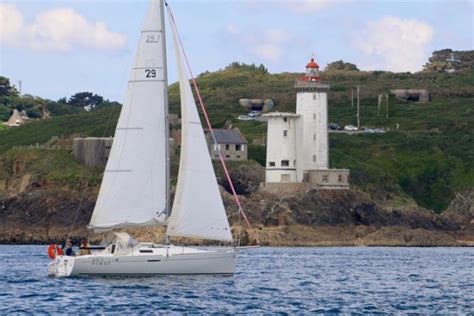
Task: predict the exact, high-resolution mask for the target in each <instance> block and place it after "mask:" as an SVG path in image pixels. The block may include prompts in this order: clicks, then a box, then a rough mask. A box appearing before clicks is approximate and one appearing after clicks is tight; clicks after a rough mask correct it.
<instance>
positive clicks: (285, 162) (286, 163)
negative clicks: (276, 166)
mask: <svg viewBox="0 0 474 316" xmlns="http://www.w3.org/2000/svg"><path fill="white" fill-rule="evenodd" d="M281 166H282V167H288V166H290V161H289V160H282V161H281Z"/></svg>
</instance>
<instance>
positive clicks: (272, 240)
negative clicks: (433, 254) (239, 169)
mask: <svg viewBox="0 0 474 316" xmlns="http://www.w3.org/2000/svg"><path fill="white" fill-rule="evenodd" d="M223 194H224V201H225V204H226V207H227V211H228V214H236V211H237V210H236V209H235V206H234V205H233V203H232V201H231V200H232V197H231V196H230V195H229V194H228V193H227V192H225V191H224V192H223ZM87 195H88V196H87V198H86V199H84V201H83V202H82V204H81V203H80V198H81V197H80V194H79V193H78V192H74V191H61V190H59V191H58V190H57V189H50V188H41V187H37V188H32V189H30V190H27V191H26V192H24V193H22V194H20V195H18V196H15V197H12V198H9V199H6V200H2V201H1V202H0V203H1V204H0V205H1V210H0V219H1V221H0V243H3V244H48V243H51V242H60V241H62V240H64V239H65V238H66V236H67V235H68V234H69V233H70V236H71V237H72V238H75V239H80V238H83V237H84V236H87V237H88V238H90V239H91V240H92V241H94V242H97V241H99V240H100V239H101V238H102V235H97V234H93V233H90V232H88V231H87V230H86V229H85V226H86V225H87V223H88V221H89V218H90V216H91V214H92V210H93V207H94V197H93V192H92V191H91V192H89V193H88V194H87ZM241 199H242V203H243V205H244V208H245V209H246V210H247V215H248V217H249V218H250V221H251V223H252V225H253V232H252V231H249V230H248V229H247V228H242V227H241V226H240V225H239V219H238V217H237V216H236V215H233V216H231V217H230V221H231V223H232V227H233V228H232V229H233V231H234V236H241V244H242V245H254V244H256V243H257V241H256V238H255V237H254V236H255V235H256V236H257V238H258V239H259V241H260V244H261V245H262V246H288V247H290V246H291V247H294V246H308V247H315V246H317V247H333V246H410V247H411V246H422V247H436V246H474V223H473V220H472V214H470V213H469V212H468V214H464V215H462V214H463V213H462V212H459V211H454V210H448V211H446V213H445V214H443V215H442V216H441V215H437V214H435V213H433V212H431V211H428V210H425V209H421V208H417V209H393V208H392V209H389V208H381V207H379V206H378V205H377V204H376V203H375V202H374V201H373V200H372V199H371V198H370V196H369V195H368V194H366V193H364V192H360V191H357V190H341V191H326V190H312V191H309V192H297V193H295V194H294V195H292V196H288V197H281V196H276V195H273V194H269V193H266V192H261V191H256V192H254V193H253V194H251V195H250V196H247V197H246V196H242V197H241ZM461 199H464V200H466V198H465V196H464V195H459V197H458V198H457V199H455V202H458V201H459V200H461ZM470 203H471V208H472V199H471V200H470ZM76 210H79V211H78V212H76ZM74 213H76V214H77V218H76V214H74ZM469 218H470V219H469ZM74 219H75V223H74V222H73V220H74ZM163 231H164V230H163V229H151V228H146V229H132V230H129V232H130V233H131V234H132V235H133V236H134V237H135V238H136V239H138V240H148V241H150V240H153V241H156V242H160V241H161V240H162V239H163ZM175 242H184V243H187V244H204V243H200V242H196V241H191V240H186V239H181V240H180V239H175Z"/></svg>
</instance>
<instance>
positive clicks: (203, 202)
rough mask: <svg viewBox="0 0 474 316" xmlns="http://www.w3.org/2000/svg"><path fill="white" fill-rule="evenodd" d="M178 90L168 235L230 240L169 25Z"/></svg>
mask: <svg viewBox="0 0 474 316" xmlns="http://www.w3.org/2000/svg"><path fill="white" fill-rule="evenodd" d="M172 31H173V39H174V47H175V51H176V60H177V65H178V73H179V89H180V93H181V137H182V139H181V158H180V164H179V174H178V183H177V188H176V194H175V199H174V203H173V209H172V211H171V216H170V218H169V222H168V229H167V234H168V235H169V236H182V237H191V238H202V239H213V240H222V241H232V234H231V232H230V227H229V221H228V220H227V216H226V213H225V209H224V204H223V202H222V198H221V196H220V192H219V187H218V185H217V180H216V176H215V174H214V169H213V167H212V162H211V157H210V155H209V151H208V146H207V143H206V139H205V137H204V131H203V129H202V125H201V120H200V119H199V115H198V112H197V108H196V103H195V102H194V97H193V93H192V91H191V86H190V84H189V81H188V80H187V78H186V75H185V73H186V72H185V69H184V66H183V63H182V53H181V48H180V45H179V42H178V40H177V35H176V30H175V29H174V27H173V25H172Z"/></svg>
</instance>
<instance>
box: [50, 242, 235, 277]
mask: <svg viewBox="0 0 474 316" xmlns="http://www.w3.org/2000/svg"><path fill="white" fill-rule="evenodd" d="M236 263H237V251H236V250H235V249H234V248H225V249H218V250H214V249H213V250H203V249H196V248H190V247H177V246H166V247H160V248H139V249H135V250H134V251H131V252H130V253H129V254H111V253H106V252H105V251H104V252H99V253H95V254H91V255H85V256H76V257H69V256H58V257H56V258H55V260H54V261H53V262H51V263H50V264H49V266H48V274H49V275H54V276H57V277H68V276H139V275H166V274H234V273H235V267H236Z"/></svg>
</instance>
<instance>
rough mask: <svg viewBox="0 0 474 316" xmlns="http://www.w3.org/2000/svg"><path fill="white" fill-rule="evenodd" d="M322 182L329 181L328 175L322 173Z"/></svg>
mask: <svg viewBox="0 0 474 316" xmlns="http://www.w3.org/2000/svg"><path fill="white" fill-rule="evenodd" d="M323 182H329V175H327V174H325V175H323Z"/></svg>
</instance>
